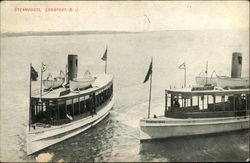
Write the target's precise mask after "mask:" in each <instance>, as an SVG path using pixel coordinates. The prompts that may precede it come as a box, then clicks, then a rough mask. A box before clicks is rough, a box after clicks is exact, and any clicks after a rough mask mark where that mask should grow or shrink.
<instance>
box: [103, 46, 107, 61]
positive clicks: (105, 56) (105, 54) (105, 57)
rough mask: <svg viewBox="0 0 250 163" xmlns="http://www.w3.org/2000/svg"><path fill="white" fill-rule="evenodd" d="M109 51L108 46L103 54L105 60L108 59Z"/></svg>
mask: <svg viewBox="0 0 250 163" xmlns="http://www.w3.org/2000/svg"><path fill="white" fill-rule="evenodd" d="M107 52H108V47H106V50H105V52H104V54H103V56H102V60H103V61H107Z"/></svg>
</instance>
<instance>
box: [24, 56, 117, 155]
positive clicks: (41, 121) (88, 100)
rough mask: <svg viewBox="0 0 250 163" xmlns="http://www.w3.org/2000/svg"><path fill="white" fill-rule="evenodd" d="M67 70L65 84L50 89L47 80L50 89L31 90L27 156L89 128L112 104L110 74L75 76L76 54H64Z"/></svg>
mask: <svg viewBox="0 0 250 163" xmlns="http://www.w3.org/2000/svg"><path fill="white" fill-rule="evenodd" d="M67 69H68V72H67V73H66V74H68V75H67V77H68V79H67V83H66V84H65V85H61V86H58V85H56V87H57V88H54V89H53V88H52V87H51V86H53V84H51V82H52V80H50V86H49V88H50V89H46V90H42V91H41V92H40V93H38V94H33V93H32V92H31V97H30V111H29V112H30V114H29V115H30V116H29V131H28V136H27V154H28V155H30V154H33V153H35V152H37V151H40V150H42V149H44V148H46V147H49V146H51V145H53V144H56V143H58V142H61V141H63V140H65V139H68V138H70V137H73V136H75V135H77V134H79V133H81V132H83V131H85V130H87V129H89V128H90V127H92V126H94V125H95V124H97V123H98V122H100V121H101V120H102V119H104V118H105V117H106V116H107V115H108V114H109V111H110V110H111V109H112V107H113V105H114V97H113V76H112V75H110V74H106V73H105V74H95V75H91V74H90V73H89V72H88V73H87V75H86V76H84V77H79V78H78V77H77V71H78V56H77V55H68V67H67ZM60 79H61V78H60ZM83 79H84V80H83ZM62 80H64V78H62ZM55 82H57V83H58V81H56V80H55ZM43 83H48V82H45V81H43ZM72 83H73V84H72ZM47 85H48V84H47ZM45 86H46V85H45ZM46 88H47V87H46Z"/></svg>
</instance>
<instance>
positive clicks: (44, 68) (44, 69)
mask: <svg viewBox="0 0 250 163" xmlns="http://www.w3.org/2000/svg"><path fill="white" fill-rule="evenodd" d="M46 69H47V65H45V64H42V72H45V71H46Z"/></svg>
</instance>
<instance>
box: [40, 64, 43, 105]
mask: <svg viewBox="0 0 250 163" xmlns="http://www.w3.org/2000/svg"><path fill="white" fill-rule="evenodd" d="M42 82H43V62H42V64H41V85H40V101H41V98H42V91H43V84H42Z"/></svg>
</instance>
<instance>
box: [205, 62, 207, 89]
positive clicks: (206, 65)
mask: <svg viewBox="0 0 250 163" xmlns="http://www.w3.org/2000/svg"><path fill="white" fill-rule="evenodd" d="M207 69H208V61H207V64H206V71H205V73H206V84H205V85H207Z"/></svg>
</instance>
